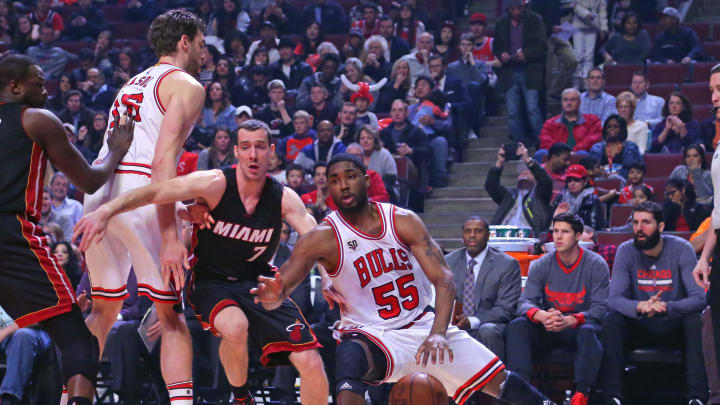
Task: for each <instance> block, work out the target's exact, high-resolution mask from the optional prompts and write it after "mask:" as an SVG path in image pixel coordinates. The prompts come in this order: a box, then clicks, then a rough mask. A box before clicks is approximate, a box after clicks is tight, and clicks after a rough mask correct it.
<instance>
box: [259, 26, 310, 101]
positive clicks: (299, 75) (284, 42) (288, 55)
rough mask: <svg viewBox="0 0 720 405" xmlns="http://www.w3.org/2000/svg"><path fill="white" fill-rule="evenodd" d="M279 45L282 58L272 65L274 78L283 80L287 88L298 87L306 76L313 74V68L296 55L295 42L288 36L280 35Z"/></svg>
mask: <svg viewBox="0 0 720 405" xmlns="http://www.w3.org/2000/svg"><path fill="white" fill-rule="evenodd" d="M277 47H278V52H280V60H279V61H277V62H275V63H273V64H271V65H270V70H271V71H272V78H273V79H280V80H282V81H283V83H285V88H286V89H297V88H298V87H300V83H302V81H303V79H304V78H306V77H308V76H310V75H311V74H313V71H312V68H310V65H308V64H307V63H305V62H303V61H301V60H298V59H297V58H296V57H295V53H294V52H293V50H294V49H295V44H294V43H293V42H292V41H291V40H290V39H289V38H288V37H280V42H278V46H277Z"/></svg>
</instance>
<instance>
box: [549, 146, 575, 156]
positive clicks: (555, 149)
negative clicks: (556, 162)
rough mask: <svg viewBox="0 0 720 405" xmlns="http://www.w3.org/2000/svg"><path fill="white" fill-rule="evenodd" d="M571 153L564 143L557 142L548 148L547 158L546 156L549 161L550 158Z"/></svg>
mask: <svg viewBox="0 0 720 405" xmlns="http://www.w3.org/2000/svg"><path fill="white" fill-rule="evenodd" d="M571 152H572V148H571V147H569V146H568V145H567V144H566V143H562V142H557V143H554V144H552V146H550V149H548V155H547V156H548V159H550V158H551V157H553V156H557V155H559V154H561V153H571Z"/></svg>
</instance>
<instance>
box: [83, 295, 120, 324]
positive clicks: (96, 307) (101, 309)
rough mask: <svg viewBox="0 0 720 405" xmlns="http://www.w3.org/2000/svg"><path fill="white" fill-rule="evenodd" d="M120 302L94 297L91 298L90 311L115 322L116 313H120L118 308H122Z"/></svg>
mask: <svg viewBox="0 0 720 405" xmlns="http://www.w3.org/2000/svg"><path fill="white" fill-rule="evenodd" d="M122 303H123V302H122V301H111V300H103V299H95V300H93V305H92V309H91V310H90V312H91V313H92V314H93V315H95V316H96V317H100V318H101V319H103V320H109V321H110V322H115V320H116V319H117V314H118V313H120V310H121V309H122Z"/></svg>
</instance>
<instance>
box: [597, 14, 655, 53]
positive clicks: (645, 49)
mask: <svg viewBox="0 0 720 405" xmlns="http://www.w3.org/2000/svg"><path fill="white" fill-rule="evenodd" d="M620 24H621V26H622V31H620V32H616V33H614V34H612V35H611V36H610V39H609V40H608V41H607V43H605V46H604V47H603V48H602V50H601V51H602V53H603V56H604V57H605V63H606V64H611V63H619V64H644V63H645V59H647V56H648V54H649V53H650V49H651V48H652V43H651V41H650V35H649V34H648V33H647V31H645V30H644V29H642V28H641V27H640V24H639V22H638V17H637V14H635V13H633V12H629V13H626V14H625V15H623V18H622V20H621V23H620Z"/></svg>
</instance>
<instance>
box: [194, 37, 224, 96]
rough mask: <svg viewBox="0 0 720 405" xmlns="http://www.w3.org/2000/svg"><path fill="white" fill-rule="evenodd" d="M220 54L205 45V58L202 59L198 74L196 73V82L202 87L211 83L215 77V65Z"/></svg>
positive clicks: (213, 48)
mask: <svg viewBox="0 0 720 405" xmlns="http://www.w3.org/2000/svg"><path fill="white" fill-rule="evenodd" d="M220 56H221V55H220V52H219V51H218V50H217V48H215V47H214V46H212V45H207V44H206V45H205V57H204V58H203V62H202V66H200V73H198V81H199V82H200V83H202V85H203V86H207V85H208V84H210V82H212V78H213V75H215V63H216V62H217V61H218V59H220Z"/></svg>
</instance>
